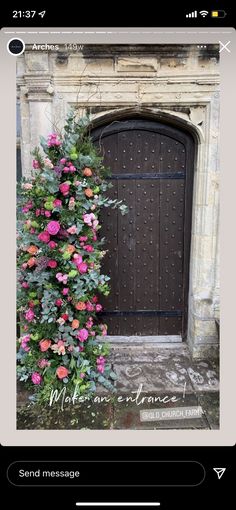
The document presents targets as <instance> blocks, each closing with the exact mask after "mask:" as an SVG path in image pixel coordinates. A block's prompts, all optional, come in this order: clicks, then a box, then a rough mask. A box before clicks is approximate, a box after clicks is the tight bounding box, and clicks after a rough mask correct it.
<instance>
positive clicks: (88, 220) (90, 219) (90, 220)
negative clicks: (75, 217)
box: [83, 213, 99, 230]
mask: <svg viewBox="0 0 236 510" xmlns="http://www.w3.org/2000/svg"><path fill="white" fill-rule="evenodd" d="M83 220H84V223H85V224H86V225H88V226H89V227H92V228H93V230H96V228H97V226H98V224H99V222H98V220H97V218H96V216H95V214H93V213H88V214H84V215H83Z"/></svg>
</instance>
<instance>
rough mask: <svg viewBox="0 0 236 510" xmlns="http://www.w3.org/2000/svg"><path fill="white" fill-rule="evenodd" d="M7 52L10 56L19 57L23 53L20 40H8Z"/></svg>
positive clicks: (23, 46) (22, 45) (23, 44)
mask: <svg viewBox="0 0 236 510" xmlns="http://www.w3.org/2000/svg"><path fill="white" fill-rule="evenodd" d="M7 50H8V52H9V53H10V55H15V56H19V55H21V54H22V53H23V52H24V51H25V43H24V41H22V39H15V38H13V39H10V41H8V43H7Z"/></svg>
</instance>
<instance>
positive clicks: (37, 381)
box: [31, 372, 43, 384]
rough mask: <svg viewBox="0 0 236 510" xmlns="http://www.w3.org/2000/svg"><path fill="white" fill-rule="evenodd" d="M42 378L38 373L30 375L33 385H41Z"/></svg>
mask: <svg viewBox="0 0 236 510" xmlns="http://www.w3.org/2000/svg"><path fill="white" fill-rule="evenodd" d="M42 380H43V378H42V376H41V375H40V374H39V372H33V373H32V376H31V381H32V382H33V383H34V384H41V382H42Z"/></svg>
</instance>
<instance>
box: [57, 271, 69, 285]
mask: <svg viewBox="0 0 236 510" xmlns="http://www.w3.org/2000/svg"><path fill="white" fill-rule="evenodd" d="M56 279H57V280H58V281H59V282H62V283H63V284H64V285H66V283H67V280H68V276H67V274H62V273H57V274H56Z"/></svg>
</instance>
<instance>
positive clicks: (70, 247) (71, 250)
mask: <svg viewBox="0 0 236 510" xmlns="http://www.w3.org/2000/svg"><path fill="white" fill-rule="evenodd" d="M66 251H67V252H68V253H74V251H75V247H74V246H73V244H68V246H67V248H66Z"/></svg>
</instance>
